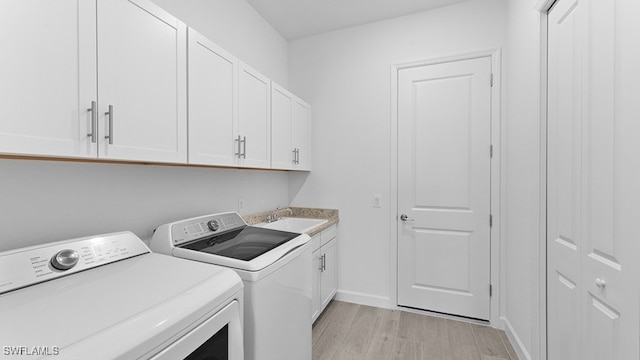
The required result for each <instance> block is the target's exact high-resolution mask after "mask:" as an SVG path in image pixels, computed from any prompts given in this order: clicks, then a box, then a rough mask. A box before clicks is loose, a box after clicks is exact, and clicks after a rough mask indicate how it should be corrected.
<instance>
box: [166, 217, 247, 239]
mask: <svg viewBox="0 0 640 360" xmlns="http://www.w3.org/2000/svg"><path fill="white" fill-rule="evenodd" d="M245 225H246V223H245V222H244V220H242V217H241V216H240V215H239V214H238V213H224V214H216V215H207V216H201V217H198V218H193V219H189V220H184V221H180V222H177V223H174V224H173V225H172V226H171V239H172V240H171V242H172V243H173V245H179V244H182V243H185V242H189V241H193V240H197V239H200V238H202V237H205V236H208V235H213V234H219V233H223V232H226V231H229V230H233V229H235V228H239V227H243V226H245Z"/></svg>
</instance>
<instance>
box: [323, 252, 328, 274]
mask: <svg viewBox="0 0 640 360" xmlns="http://www.w3.org/2000/svg"><path fill="white" fill-rule="evenodd" d="M326 270H327V254H322V272H324V271H326Z"/></svg>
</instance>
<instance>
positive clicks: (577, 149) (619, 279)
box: [547, 0, 640, 360]
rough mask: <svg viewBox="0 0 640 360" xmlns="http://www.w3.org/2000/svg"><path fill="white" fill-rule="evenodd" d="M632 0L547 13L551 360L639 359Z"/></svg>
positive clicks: (639, 129)
mask: <svg viewBox="0 0 640 360" xmlns="http://www.w3.org/2000/svg"><path fill="white" fill-rule="evenodd" d="M638 16H640V3H639V2H638V1H636V0H617V1H599V0H559V1H557V2H556V4H555V5H554V7H553V8H552V9H551V11H550V12H549V17H548V24H549V25H548V28H549V32H548V34H549V42H548V64H549V79H548V106H549V110H548V163H547V176H548V179H547V189H548V195H547V196H548V199H547V204H548V205H547V229H548V230H547V231H548V232H547V252H548V253H547V297H548V298H547V311H548V313H547V317H548V318H547V331H548V333H547V346H548V359H549V360H572V359H580V360H583V359H585V360H602V359H611V360H625V359H638V358H640V354H639V352H640V347H639V346H638V341H639V339H640V330H639V327H640V314H639V311H640V307H639V304H640V297H639V295H638V290H639V287H638V283H639V281H640V275H639V274H640V271H638V268H639V267H638V265H637V263H638V257H639V256H640V245H639V244H638V240H637V237H638V236H637V225H638V219H640V211H638V206H637V204H638V202H639V201H640V191H639V189H640V183H639V182H638V181H639V179H640V167H639V166H638V164H639V158H638V154H640V145H639V142H638V134H640V126H639V125H638V115H639V114H640V106H638V105H637V103H638V94H640V86H639V85H638V84H640V71H638V70H637V64H638V63H639V58H640V51H638V49H639V48H638V42H637V39H638V38H637V34H638V31H639V30H640V25H639V24H638V22H637V19H638Z"/></svg>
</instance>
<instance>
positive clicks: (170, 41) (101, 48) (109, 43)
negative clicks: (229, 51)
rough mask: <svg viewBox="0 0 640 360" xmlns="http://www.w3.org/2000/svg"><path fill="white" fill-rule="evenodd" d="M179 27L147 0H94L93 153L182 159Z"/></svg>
mask: <svg viewBox="0 0 640 360" xmlns="http://www.w3.org/2000/svg"><path fill="white" fill-rule="evenodd" d="M186 35H187V34H186V25H185V24H184V23H182V22H180V21H179V20H178V19H176V18H175V17H173V16H171V15H170V14H169V13H167V12H165V11H164V10H162V9H160V8H159V7H157V6H155V5H154V4H153V3H151V2H150V1H148V0H135V1H134V0H98V94H99V96H100V98H99V102H98V105H99V106H98V108H99V112H98V114H99V116H98V119H99V121H98V122H99V126H98V128H99V129H100V131H101V133H102V134H103V136H99V143H100V146H99V157H100V158H105V159H117V160H141V161H159V162H177V163H186V161H187V119H186V100H187V97H186V77H187V74H186V69H187V64H186V57H187V51H186V42H187V36H186Z"/></svg>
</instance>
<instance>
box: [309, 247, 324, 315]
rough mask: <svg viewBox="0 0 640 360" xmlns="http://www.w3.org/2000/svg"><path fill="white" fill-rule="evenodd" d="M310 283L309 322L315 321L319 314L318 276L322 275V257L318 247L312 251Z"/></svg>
mask: <svg viewBox="0 0 640 360" xmlns="http://www.w3.org/2000/svg"><path fill="white" fill-rule="evenodd" d="M311 266H312V272H311V274H312V283H311V322H314V321H316V319H317V318H318V316H320V311H321V310H320V296H321V294H320V277H321V275H322V273H321V269H322V259H321V258H320V249H317V250H316V251H314V252H313V255H312V260H311Z"/></svg>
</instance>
